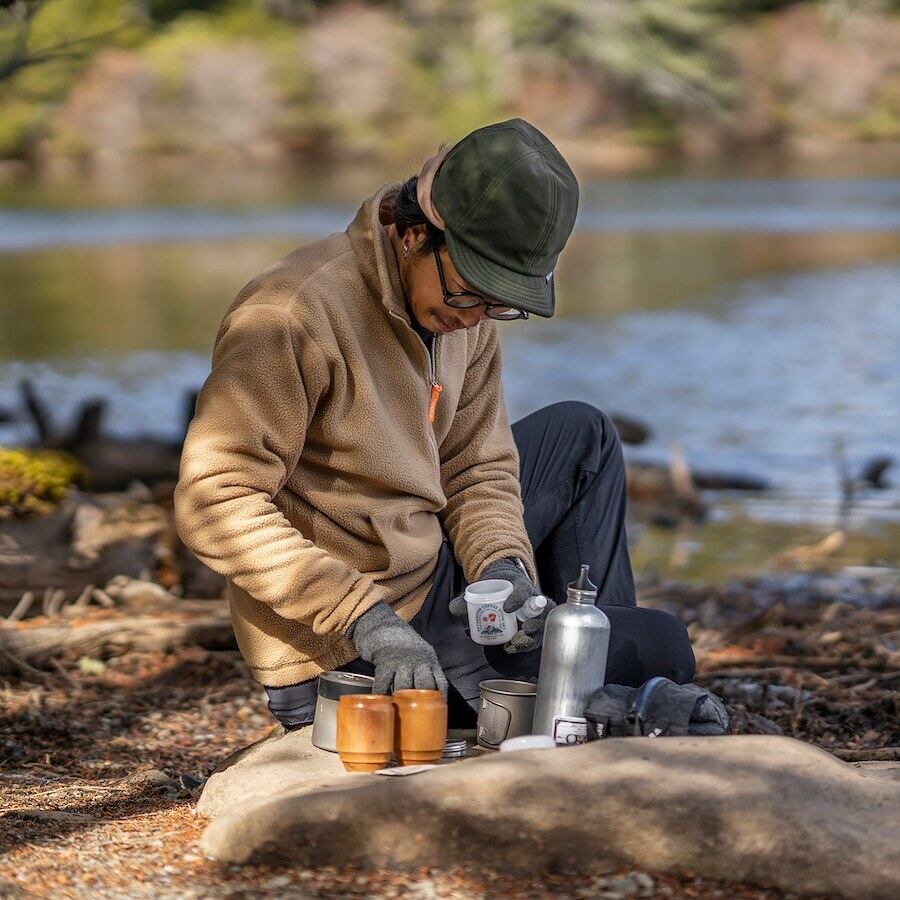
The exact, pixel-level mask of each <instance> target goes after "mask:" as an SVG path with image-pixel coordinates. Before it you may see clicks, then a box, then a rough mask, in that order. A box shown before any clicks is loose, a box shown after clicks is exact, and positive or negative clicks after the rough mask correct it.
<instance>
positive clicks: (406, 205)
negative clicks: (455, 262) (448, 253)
mask: <svg viewBox="0 0 900 900" xmlns="http://www.w3.org/2000/svg"><path fill="white" fill-rule="evenodd" d="M418 183H419V176H418V175H413V177H412V178H408V179H407V180H406V181H404V182H403V184H401V185H400V190H399V191H398V192H397V197H396V199H395V200H394V225H395V227H396V228H397V234H399V235H400V237H401V238H402V237H403V235H404V234H406V229H407V228H412V227H413V226H414V225H424V226H425V240H424V241H423V242H422V244H421V246H420V247H419V252H421V253H431V251H432V250H433V249H435V248H437V249H438V250H440V249H441V247H443V246H444V244H445V243H446V241H445V239H444V232H443V231H441V229H440V228H438V227H437V226H436V225H433V224H432V223H431V222H429V221H428V219H427V218H425V213H424V212H422V207H421V206H419V198H418V197H417V196H416V187H417V185H418Z"/></svg>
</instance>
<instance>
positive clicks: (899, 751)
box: [831, 747, 900, 762]
mask: <svg viewBox="0 0 900 900" xmlns="http://www.w3.org/2000/svg"><path fill="white" fill-rule="evenodd" d="M831 752H832V753H833V754H834V755H835V756H836V757H837V758H838V759H842V760H844V762H893V761H894V760H900V747H878V748H876V749H875V750H832V751H831Z"/></svg>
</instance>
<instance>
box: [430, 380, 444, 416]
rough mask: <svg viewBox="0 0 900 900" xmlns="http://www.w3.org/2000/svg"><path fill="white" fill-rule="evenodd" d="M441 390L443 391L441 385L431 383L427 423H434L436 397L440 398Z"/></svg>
mask: <svg viewBox="0 0 900 900" xmlns="http://www.w3.org/2000/svg"><path fill="white" fill-rule="evenodd" d="M443 389H444V388H443V387H442V386H441V385H439V384H434V383H433V382H432V385H431V402H430V403H429V404H428V421H429V422H434V416H435V413H436V412H437V403H438V397H440V396H441V391H442V390H443Z"/></svg>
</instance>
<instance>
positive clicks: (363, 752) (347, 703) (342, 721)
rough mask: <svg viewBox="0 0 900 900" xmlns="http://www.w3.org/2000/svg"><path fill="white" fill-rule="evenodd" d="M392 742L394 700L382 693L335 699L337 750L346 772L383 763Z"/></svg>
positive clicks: (358, 770) (372, 769)
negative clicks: (336, 708) (336, 704)
mask: <svg viewBox="0 0 900 900" xmlns="http://www.w3.org/2000/svg"><path fill="white" fill-rule="evenodd" d="M393 746H394V704H393V703H392V702H391V698H390V697H386V696H385V695H384V694H345V695H344V696H343V697H341V699H340V701H339V703H338V712H337V752H338V756H340V758H341V762H342V763H343V764H344V768H345V769H346V770H347V771H348V772H375V771H377V770H378V769H383V768H385V766H387V764H388V762H389V761H390V758H391V750H392V749H393Z"/></svg>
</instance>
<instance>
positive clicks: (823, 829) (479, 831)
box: [201, 732, 900, 900]
mask: <svg viewBox="0 0 900 900" xmlns="http://www.w3.org/2000/svg"><path fill="white" fill-rule="evenodd" d="M300 734H302V732H300ZM280 743H281V744H282V746H283V745H284V741H283V740H282V741H281V742H280ZM277 745H278V743H277V742H276V744H275V746H277ZM272 764H273V765H277V764H278V763H277V762H274V763H272ZM338 765H339V763H338ZM225 774H227V772H226V773H225ZM214 777H215V776H214ZM344 778H345V779H346V780H345V782H344V783H343V784H336V783H335V782H334V781H331V782H330V784H329V786H328V788H327V789H326V790H316V789H313V790H312V791H310V790H309V789H308V782H307V784H305V785H303V786H301V787H299V788H296V787H295V788H290V787H288V788H287V789H286V791H285V792H284V793H282V794H280V795H275V794H274V793H272V794H270V795H269V796H270V799H264V798H261V796H260V794H256V795H255V796H256V799H255V800H254V801H253V802H250V803H243V804H240V805H238V806H235V807H232V808H230V809H225V810H224V811H222V813H221V815H219V816H218V818H217V819H215V821H213V822H212V824H211V825H210V826H209V827H208V829H207V831H206V833H205V834H204V836H203V838H202V841H201V848H202V849H203V851H204V852H205V853H206V854H207V855H209V856H211V857H213V858H215V859H219V860H222V861H227V862H231V863H243V862H265V863H274V864H294V865H299V866H324V865H340V864H355V865H359V866H362V867H388V868H391V867H396V868H412V867H416V866H421V865H431V866H437V867H453V866H461V865H466V866H471V865H475V866H479V867H483V868H485V869H490V868H493V869H502V870H505V871H522V872H526V871H536V870H543V869H556V870H558V869H560V868H568V869H576V870H577V868H578V867H580V866H586V865H591V866H597V865H606V864H608V865H609V866H611V867H612V866H620V865H628V866H632V867H635V868H639V869H643V870H646V871H656V872H662V873H675V874H677V873H681V872H684V871H693V872H696V873H697V874H699V875H702V876H705V877H708V878H713V879H719V880H723V881H746V882H751V883H755V884H760V885H766V886H772V887H776V888H780V889H782V890H785V891H790V892H793V893H798V894H825V895H828V896H834V897H845V898H853V900H866V898H888V897H890V898H894V897H898V896H900V843H898V841H900V838H898V835H900V783H898V782H896V781H894V780H893V779H891V778H885V777H873V773H866V772H863V771H860V770H859V769H857V768H855V767H854V766H852V765H850V764H847V763H842V762H840V761H839V760H837V759H835V758H834V757H832V756H831V755H830V754H828V753H826V752H824V751H822V750H819V749H817V748H814V747H812V746H810V745H808V744H804V743H801V742H800V741H795V740H792V739H791V738H782V737H770V736H764V735H747V736H739V737H722V738H712V737H710V738H662V739H650V738H619V739H612V740H606V741H598V742H595V743H591V744H586V745H583V746H581V747H569V748H559V749H555V750H534V751H526V752H517V753H502V754H492V755H489V756H485V757H482V758H480V759H471V760H465V761H462V762H458V763H453V764H451V765H446V766H441V767H438V768H436V769H432V770H430V771H428V772H424V773H422V774H419V775H413V776H410V777H408V778H386V777H384V776H378V775H359V776H353V777H352V780H351V778H350V777H349V776H344ZM283 783H284V784H287V781H285V782H283Z"/></svg>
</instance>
